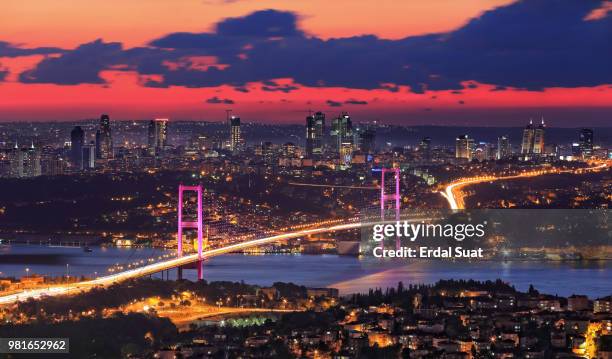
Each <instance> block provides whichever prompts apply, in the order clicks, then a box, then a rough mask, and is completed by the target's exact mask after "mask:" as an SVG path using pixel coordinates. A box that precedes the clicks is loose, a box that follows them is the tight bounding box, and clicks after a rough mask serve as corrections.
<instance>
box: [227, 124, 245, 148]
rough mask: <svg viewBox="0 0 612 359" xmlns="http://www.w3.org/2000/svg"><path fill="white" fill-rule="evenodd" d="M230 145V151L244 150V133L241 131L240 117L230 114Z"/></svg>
mask: <svg viewBox="0 0 612 359" xmlns="http://www.w3.org/2000/svg"><path fill="white" fill-rule="evenodd" d="M229 133H230V138H229V145H230V151H232V152H238V151H241V150H242V144H243V142H242V133H241V132H240V117H237V116H230V118H229Z"/></svg>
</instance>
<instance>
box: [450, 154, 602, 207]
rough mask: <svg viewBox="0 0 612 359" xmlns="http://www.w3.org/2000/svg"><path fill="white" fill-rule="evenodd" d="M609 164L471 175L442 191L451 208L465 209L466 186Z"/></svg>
mask: <svg viewBox="0 0 612 359" xmlns="http://www.w3.org/2000/svg"><path fill="white" fill-rule="evenodd" d="M607 166H608V165H607V164H606V163H602V164H598V165H596V166H592V167H587V168H580V169H572V170H558V169H546V170H536V171H528V172H522V173H519V174H516V175H509V176H477V177H469V178H461V179H459V180H457V181H454V182H452V183H451V184H449V185H448V186H446V188H445V190H444V192H440V193H441V194H442V196H444V198H446V200H447V201H448V206H449V207H450V208H451V209H464V208H465V203H464V201H463V198H464V196H463V193H462V192H461V189H463V188H464V187H466V186H470V185H473V184H477V183H483V182H494V181H501V180H512V179H519V178H529V177H537V176H543V175H548V174H560V173H574V174H581V173H584V172H590V171H598V170H601V169H604V168H606V167H607Z"/></svg>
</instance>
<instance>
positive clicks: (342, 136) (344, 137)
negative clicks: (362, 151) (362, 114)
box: [330, 112, 353, 153]
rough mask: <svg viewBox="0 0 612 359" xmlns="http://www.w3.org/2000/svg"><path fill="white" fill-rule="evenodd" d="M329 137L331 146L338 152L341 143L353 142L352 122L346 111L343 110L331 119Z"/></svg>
mask: <svg viewBox="0 0 612 359" xmlns="http://www.w3.org/2000/svg"><path fill="white" fill-rule="evenodd" d="M330 137H331V142H332V143H331V145H332V148H333V149H334V151H336V153H340V149H341V148H342V144H351V145H352V144H353V122H352V121H351V117H350V116H349V115H348V113H346V112H343V113H342V114H340V116H338V117H336V118H335V119H333V120H332V125H331V131H330ZM351 147H352V146H351Z"/></svg>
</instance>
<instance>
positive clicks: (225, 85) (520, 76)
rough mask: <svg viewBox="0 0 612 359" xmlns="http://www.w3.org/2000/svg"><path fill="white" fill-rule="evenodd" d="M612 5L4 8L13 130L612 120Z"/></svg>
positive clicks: (96, 2)
mask: <svg viewBox="0 0 612 359" xmlns="http://www.w3.org/2000/svg"><path fill="white" fill-rule="evenodd" d="M611 63H612V2H610V1H595V0H524V1H518V2H517V1H508V0H428V1H424V0H423V1H420V0H419V1H417V0H405V1H397V0H377V1H370V0H336V1H324V0H307V1H302V0H285V1H280V0H275V1H266V0H258V1H254V0H180V1H172V0H130V1H119V0H88V1H80V0H36V1H23V0H5V1H3V9H2V11H1V12H0V121H15V120H17V121H26V120H79V119H84V118H93V117H98V116H99V114H100V113H108V114H110V116H111V118H112V119H118V120H121V119H125V120H127V119H150V118H154V117H169V118H171V119H173V120H182V119H201V120H210V121H219V120H222V119H223V118H224V115H225V110H226V109H229V108H231V109H233V110H234V112H235V113H237V114H240V116H241V117H242V118H243V119H244V120H245V121H261V122H276V123H281V122H282V123H295V122H300V123H301V122H303V118H304V116H305V114H306V112H307V111H308V110H309V109H312V110H321V111H324V112H326V113H328V114H329V116H333V115H335V114H337V113H339V112H341V111H348V112H349V113H350V114H351V115H352V116H353V118H354V119H355V120H356V121H357V122H362V121H372V120H378V121H382V122H385V123H396V124H441V125H454V124H458V125H490V126H496V125H499V126H502V125H522V124H524V123H525V122H526V121H527V120H528V118H529V117H538V118H539V117H540V116H545V118H546V119H547V122H548V123H549V124H551V125H557V126H582V125H589V126H604V125H609V124H610V123H612V65H610V64H611Z"/></svg>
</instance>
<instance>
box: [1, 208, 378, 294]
mask: <svg viewBox="0 0 612 359" xmlns="http://www.w3.org/2000/svg"><path fill="white" fill-rule="evenodd" d="M351 221H353V222H350V223H344V224H333V223H338V222H340V220H334V221H327V222H325V223H331V224H330V225H327V226H323V227H317V228H310V229H300V230H297V231H293V232H289V233H284V234H277V235H273V236H269V237H264V238H259V239H253V240H247V241H244V242H240V243H236V244H231V245H228V246H225V247H221V248H215V249H210V250H207V251H204V252H203V253H202V259H207V258H211V257H215V256H218V255H221V254H227V253H231V252H236V251H240V250H242V249H246V248H250V247H256V246H261V245H264V244H268V243H273V242H278V241H283V240H288V239H295V238H299V237H304V236H308V235H313V234H319V233H326V232H335V231H343V230H350V229H358V228H361V227H365V226H371V225H374V224H376V223H379V222H367V223H362V222H359V221H355V219H351ZM344 222H346V221H344ZM315 225H316V224H315ZM302 226H304V225H302ZM199 260H200V258H198V254H197V253H193V254H188V255H184V256H182V257H176V258H172V259H168V260H165V261H162V262H158V263H153V264H149V265H146V266H143V267H139V268H135V269H129V270H126V271H123V272H120V273H115V274H111V275H107V276H103V277H99V278H96V279H92V280H86V281H83V282H77V283H70V284H66V285H60V286H55V287H49V288H41V289H32V290H24V291H22V292H19V293H13V294H9V295H5V296H0V305H3V304H10V303H14V302H17V301H23V300H26V299H30V298H33V299H39V298H42V297H45V296H57V295H67V294H77V293H79V292H81V291H86V290H89V289H91V288H95V287H105V286H109V285H112V284H115V283H119V282H123V281H126V280H129V279H134V278H139V277H144V276H147V275H150V274H154V273H158V272H161V271H164V270H168V269H172V268H176V267H180V266H184V265H187V264H190V263H193V262H197V261H199Z"/></svg>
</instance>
